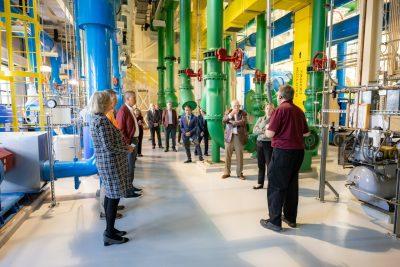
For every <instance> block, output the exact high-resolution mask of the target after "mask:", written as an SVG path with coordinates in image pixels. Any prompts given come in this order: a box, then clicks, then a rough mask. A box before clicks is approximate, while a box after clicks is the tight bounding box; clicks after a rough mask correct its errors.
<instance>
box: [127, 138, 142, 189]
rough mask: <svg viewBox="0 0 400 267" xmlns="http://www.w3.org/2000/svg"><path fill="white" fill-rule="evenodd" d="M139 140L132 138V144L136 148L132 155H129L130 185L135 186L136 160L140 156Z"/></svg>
mask: <svg viewBox="0 0 400 267" xmlns="http://www.w3.org/2000/svg"><path fill="white" fill-rule="evenodd" d="M138 143H139V139H138V138H135V137H134V138H132V141H131V144H135V145H136V148H135V150H133V152H132V153H128V167H129V179H128V185H129V186H133V180H134V179H135V166H136V158H137V154H138Z"/></svg>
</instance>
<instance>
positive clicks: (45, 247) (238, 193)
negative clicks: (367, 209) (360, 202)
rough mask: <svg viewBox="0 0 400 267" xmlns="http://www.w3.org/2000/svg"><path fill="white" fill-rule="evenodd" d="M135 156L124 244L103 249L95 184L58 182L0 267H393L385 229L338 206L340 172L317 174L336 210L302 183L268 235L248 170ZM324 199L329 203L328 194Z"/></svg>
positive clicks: (154, 153) (393, 244)
mask: <svg viewBox="0 0 400 267" xmlns="http://www.w3.org/2000/svg"><path fill="white" fill-rule="evenodd" d="M144 154H145V157H143V158H140V159H139V160H138V162H137V175H136V182H137V185H139V186H141V187H143V188H144V190H145V195H144V196H143V198H141V199H136V200H123V201H122V203H123V204H124V205H126V206H127V210H126V211H124V212H123V213H124V218H122V219H121V220H118V221H117V228H119V229H121V230H128V231H129V234H128V237H130V238H131V239H132V240H131V241H130V242H128V243H127V244H123V245H115V246H111V247H103V244H102V233H103V229H104V225H105V222H104V221H101V220H99V218H98V201H97V199H96V198H95V191H96V189H97V187H98V181H97V179H96V178H95V177H89V178H82V185H81V188H80V189H79V190H77V191H75V190H74V189H73V181H72V179H67V180H64V181H57V183H56V193H57V197H58V200H59V206H58V207H56V208H54V209H49V207H48V204H44V205H43V206H42V207H41V208H40V209H39V210H38V211H36V212H34V213H33V214H32V215H31V217H30V218H29V219H28V220H27V221H26V222H25V223H24V224H23V225H22V226H21V228H20V229H19V230H18V232H17V233H16V234H14V236H13V237H12V238H11V239H10V240H9V241H8V243H7V244H6V245H5V246H4V247H2V248H1V250H0V266H1V267H2V266H17V267H20V266H30V267H34V266H41V267H43V266H46V267H47V266H51V267H53V266H96V267H100V266H113V267H117V266H207V267H211V266H280V267H283V266H290V267H292V266H368V267H369V266H384V267H392V266H393V267H394V266H400V241H396V240H393V239H391V238H388V237H387V236H386V233H387V232H389V231H390V230H391V228H390V227H391V226H389V225H385V224H383V223H380V222H378V221H376V220H374V219H372V218H369V217H368V216H366V215H360V214H358V213H353V212H351V211H350V210H349V209H348V208H347V206H348V203H349V201H352V200H351V195H350V194H349V193H348V192H347V189H346V188H345V187H344V178H343V176H342V174H344V173H346V172H347V171H346V170H345V171H343V170H342V169H341V167H338V166H337V165H336V162H335V161H330V163H329V165H328V173H327V175H328V179H329V180H332V184H333V185H334V186H335V188H336V189H338V191H340V193H341V199H340V202H339V203H334V202H330V201H327V202H326V203H320V202H318V201H317V200H316V199H315V196H316V195H317V193H318V191H317V190H318V183H317V181H316V180H315V179H312V178H305V179H302V180H301V182H300V209H299V223H300V227H299V228H298V229H287V230H286V231H284V232H283V233H281V234H277V233H273V232H270V231H268V230H266V229H264V228H262V227H261V226H260V225H259V220H260V218H263V217H266V214H267V208H266V207H267V203H266V190H259V191H254V190H253V189H251V188H252V186H253V185H254V184H255V183H256V179H257V178H256V172H257V170H256V168H254V163H255V162H253V163H252V164H251V161H247V162H250V164H249V165H248V167H249V168H250V169H248V170H245V175H246V176H247V177H248V180H246V181H241V180H239V179H237V178H235V177H233V178H230V179H226V180H222V179H220V176H221V173H213V174H207V175H206V174H205V173H204V172H203V171H202V170H201V169H200V168H199V166H197V164H189V165H187V164H183V163H182V162H183V160H184V159H185V153H184V151H183V148H182V147H181V148H180V152H178V153H174V152H169V153H164V152H162V151H161V150H159V149H156V150H151V149H149V145H148V142H147V141H145V150H144ZM330 157H331V158H332V159H336V155H335V154H333V155H330ZM314 162H315V163H316V164H317V163H318V160H315V161H314ZM316 166H317V165H316ZM233 173H234V171H233ZM326 198H327V200H329V199H333V196H332V194H331V193H330V192H329V191H328V190H327V197H326Z"/></svg>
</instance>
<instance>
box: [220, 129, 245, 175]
mask: <svg viewBox="0 0 400 267" xmlns="http://www.w3.org/2000/svg"><path fill="white" fill-rule="evenodd" d="M233 150H235V152H236V175H237V176H238V177H239V176H240V175H241V174H242V172H243V145H242V143H241V142H240V140H239V136H238V135H237V134H234V135H232V140H231V142H230V143H225V173H224V174H227V175H230V174H231V161H232V154H233Z"/></svg>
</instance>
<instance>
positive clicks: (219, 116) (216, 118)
mask: <svg viewBox="0 0 400 267" xmlns="http://www.w3.org/2000/svg"><path fill="white" fill-rule="evenodd" d="M223 117H224V116H223V115H222V114H215V115H205V116H204V118H205V119H206V120H208V121H221V120H222V118H223Z"/></svg>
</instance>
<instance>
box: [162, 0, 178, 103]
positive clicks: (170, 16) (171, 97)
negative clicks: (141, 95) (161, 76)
mask: <svg viewBox="0 0 400 267" xmlns="http://www.w3.org/2000/svg"><path fill="white" fill-rule="evenodd" d="M171 2H172V1H171ZM174 10H175V8H174V5H173V3H170V4H169V5H168V6H167V7H166V32H165V39H166V40H165V42H166V57H165V65H166V69H167V71H166V77H167V88H166V89H165V100H166V101H167V102H172V106H173V107H177V106H178V98H177V96H176V94H175V88H174V63H175V60H176V58H175V55H174V44H175V33H174Z"/></svg>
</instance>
